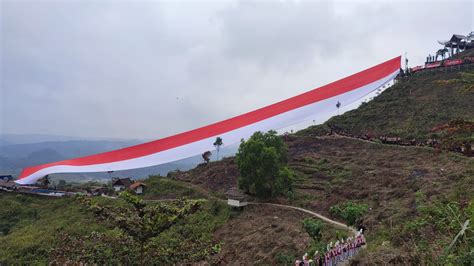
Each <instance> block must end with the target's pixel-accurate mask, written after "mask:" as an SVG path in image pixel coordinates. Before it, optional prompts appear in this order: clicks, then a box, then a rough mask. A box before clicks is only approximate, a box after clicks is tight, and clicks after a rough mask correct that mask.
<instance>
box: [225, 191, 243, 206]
mask: <svg viewBox="0 0 474 266" xmlns="http://www.w3.org/2000/svg"><path fill="white" fill-rule="evenodd" d="M226 195H227V204H228V205H229V206H232V207H244V206H246V205H247V201H246V199H247V197H246V196H245V194H244V193H243V192H242V191H241V190H239V189H237V188H231V189H229V190H228V191H227V193H226Z"/></svg>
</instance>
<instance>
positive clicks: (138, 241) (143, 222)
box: [52, 192, 200, 265]
mask: <svg viewBox="0 0 474 266" xmlns="http://www.w3.org/2000/svg"><path fill="white" fill-rule="evenodd" d="M120 199H121V200H122V201H123V204H116V205H113V206H102V205H100V204H98V203H93V202H92V201H91V199H90V198H84V199H83V202H84V203H85V204H86V206H87V208H88V209H89V210H90V211H92V212H93V213H94V214H95V216H96V217H98V219H99V220H101V221H104V222H105V223H106V224H107V225H109V226H110V227H111V228H115V229H116V231H117V233H116V234H108V235H107V234H102V233H97V232H94V233H93V234H91V235H88V236H85V237H74V236H65V237H64V245H60V247H58V248H57V249H56V250H55V251H53V252H52V254H53V257H54V260H55V261H58V262H61V261H70V262H71V261H72V262H78V263H79V262H80V263H86V264H88V263H92V264H96V263H99V264H102V263H111V262H116V261H118V262H120V263H125V264H129V263H130V261H129V260H130V258H133V257H134V256H135V255H134V254H139V256H138V260H136V261H134V262H133V263H132V264H136V263H137V261H138V262H139V264H140V265H145V264H148V262H150V260H151V259H152V258H151V256H146V255H147V254H148V253H151V252H153V254H154V256H159V254H156V251H155V250H153V251H152V250H149V248H148V246H149V242H150V241H151V240H152V239H154V238H156V237H158V236H160V234H161V233H163V232H165V231H166V230H168V229H169V228H171V227H172V226H173V225H174V224H176V223H177V222H178V221H180V220H181V219H183V218H184V217H185V216H187V215H189V214H192V213H194V212H195V211H197V210H198V208H199V206H200V203H199V202H190V201H184V200H178V201H176V202H174V203H162V202H160V203H156V204H148V203H147V202H145V201H143V200H142V199H140V198H139V197H137V196H134V195H132V194H130V193H128V192H123V193H121V194H120ZM68 244H69V245H68ZM119 254H122V255H123V256H122V257H119ZM110 256H112V257H110ZM135 257H136V256H135Z"/></svg>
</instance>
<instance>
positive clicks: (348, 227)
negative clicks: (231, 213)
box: [248, 202, 357, 234]
mask: <svg viewBox="0 0 474 266" xmlns="http://www.w3.org/2000/svg"><path fill="white" fill-rule="evenodd" d="M248 204H250V205H270V206H275V207H280V208H288V209H293V210H297V211H302V212H305V213H307V214H310V215H312V216H314V217H316V218H318V219H321V220H323V221H325V222H327V223H330V224H332V225H334V226H337V227H340V228H343V229H345V230H349V231H351V232H352V233H354V234H356V233H357V230H356V229H355V228H353V227H350V226H348V225H345V224H343V223H340V222H337V221H334V220H331V219H329V218H328V217H326V216H323V215H321V214H319V213H316V212H313V211H311V210H308V209H303V208H300V207H296V206H291V205H283V204H276V203H260V202H249V203H248Z"/></svg>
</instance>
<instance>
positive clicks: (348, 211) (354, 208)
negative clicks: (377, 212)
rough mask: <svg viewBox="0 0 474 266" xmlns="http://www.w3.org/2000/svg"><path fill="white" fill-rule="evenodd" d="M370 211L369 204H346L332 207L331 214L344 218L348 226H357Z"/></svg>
mask: <svg viewBox="0 0 474 266" xmlns="http://www.w3.org/2000/svg"><path fill="white" fill-rule="evenodd" d="M368 210H369V206H367V204H360V203H353V202H350V201H348V202H346V203H343V204H338V205H335V206H332V207H331V208H330V209H329V212H330V213H331V214H333V215H336V216H339V217H340V218H342V219H343V220H344V221H346V223H347V224H348V225H355V224H356V223H357V222H358V221H359V220H360V219H361V218H362V216H364V214H366V213H367V211H368Z"/></svg>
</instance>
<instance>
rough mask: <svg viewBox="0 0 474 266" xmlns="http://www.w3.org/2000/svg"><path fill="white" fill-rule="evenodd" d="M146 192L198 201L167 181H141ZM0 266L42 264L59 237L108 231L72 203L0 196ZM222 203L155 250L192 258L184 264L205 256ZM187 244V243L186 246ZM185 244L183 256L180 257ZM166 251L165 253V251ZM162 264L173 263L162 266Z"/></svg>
mask: <svg viewBox="0 0 474 266" xmlns="http://www.w3.org/2000/svg"><path fill="white" fill-rule="evenodd" d="M145 182H147V185H148V188H149V191H148V192H147V193H146V194H145V195H144V198H148V199H159V198H170V197H182V196H187V197H194V198H199V195H200V193H199V192H198V191H195V190H194V189H192V188H189V187H186V186H185V185H182V184H180V183H179V182H176V181H173V180H163V179H160V178H158V177H152V178H150V179H149V180H146V181H145ZM93 200H94V201H96V202H100V203H101V204H106V205H107V204H120V203H119V202H118V201H116V200H110V199H106V198H102V197H94V199H93ZM0 203H1V205H2V208H0V230H1V233H0V264H13V263H20V264H46V263H47V262H48V258H49V253H50V250H51V249H52V248H54V247H56V246H57V245H60V235H61V234H62V233H67V234H70V235H87V234H89V233H91V232H92V231H99V232H104V231H106V230H110V229H109V228H106V226H105V225H104V224H101V223H98V222H97V220H96V218H95V217H94V216H93V215H92V214H91V213H89V212H87V211H84V210H83V208H82V206H81V204H80V203H79V201H78V200H76V199H74V198H46V197H38V196H31V195H20V194H12V193H6V192H0ZM228 217H229V211H228V208H227V207H226V206H225V204H224V203H221V202H214V201H209V202H206V203H205V204H204V205H203V207H202V209H201V210H200V211H198V212H196V213H194V214H193V215H191V216H188V217H186V218H185V219H184V220H182V221H181V222H179V223H178V224H177V225H175V226H174V227H172V228H171V229H170V230H168V231H167V232H164V233H163V234H162V235H161V236H160V237H159V239H158V241H157V243H158V246H160V245H164V246H166V247H168V249H166V250H168V251H169V252H170V254H168V255H169V257H170V258H172V257H173V256H172V253H173V252H190V251H191V250H193V252H196V254H195V257H192V258H189V259H190V260H202V259H203V258H206V257H208V256H209V255H210V254H211V250H212V246H213V232H214V231H215V230H216V229H217V228H218V227H220V226H221V225H222V224H223V223H225V222H226V221H227V219H228ZM186 241H187V242H186ZM183 243H186V244H185V245H186V247H187V250H182V251H180V250H179V249H180V248H181V245H180V244H183ZM169 247H171V248H169ZM168 262H173V261H172V260H171V261H168Z"/></svg>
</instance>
